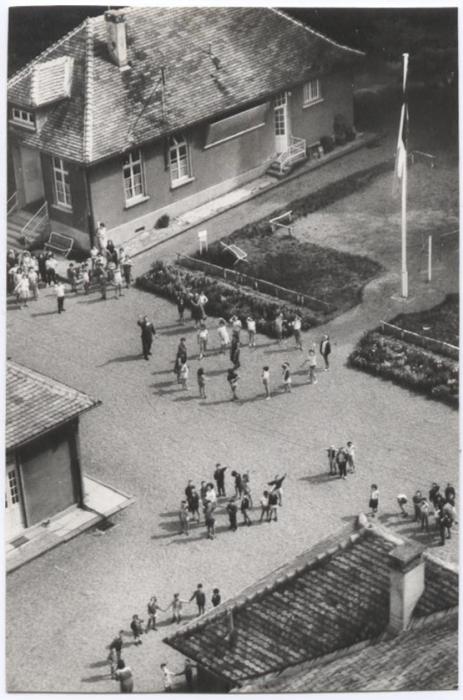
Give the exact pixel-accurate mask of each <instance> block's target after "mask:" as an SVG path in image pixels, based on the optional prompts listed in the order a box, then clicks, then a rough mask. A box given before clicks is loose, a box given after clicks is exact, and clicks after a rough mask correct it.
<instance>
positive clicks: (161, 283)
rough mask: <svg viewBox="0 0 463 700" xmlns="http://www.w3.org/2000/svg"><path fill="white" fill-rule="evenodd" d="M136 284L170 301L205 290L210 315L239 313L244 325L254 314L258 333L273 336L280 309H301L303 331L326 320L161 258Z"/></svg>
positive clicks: (227, 317)
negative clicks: (180, 295)
mask: <svg viewBox="0 0 463 700" xmlns="http://www.w3.org/2000/svg"><path fill="white" fill-rule="evenodd" d="M136 285H137V287H139V288H140V289H144V290H145V291H148V292H152V293H154V294H158V295H159V296H162V297H164V298H166V299H169V300H171V301H175V300H176V297H177V294H178V293H179V292H182V293H184V294H186V295H187V297H188V296H189V295H190V296H191V295H192V294H193V293H194V292H198V293H199V292H204V293H205V294H206V296H207V298H208V300H209V301H208V304H207V312H208V314H209V315H210V316H216V317H218V318H220V317H223V318H225V319H229V318H230V317H231V316H233V314H236V315H237V316H238V317H239V318H240V320H241V322H242V323H243V325H244V326H245V325H246V318H247V317H248V316H249V315H251V316H253V317H254V318H255V320H256V324H257V330H258V331H259V333H263V334H264V335H268V336H270V337H275V331H274V319H275V317H276V315H277V312H278V311H283V312H284V313H287V314H288V315H291V314H294V313H295V312H296V311H298V313H299V314H300V316H301V318H302V329H303V330H308V329H309V328H312V327H313V326H317V325H320V323H323V322H324V320H325V319H324V318H323V317H322V316H321V315H318V314H316V313H311V312H308V311H307V310H306V309H301V308H298V307H295V306H292V305H291V304H282V303H278V302H277V301H275V302H273V301H271V300H270V299H267V298H266V297H263V296H260V295H257V294H255V293H253V292H252V291H251V290H243V289H242V288H236V287H234V286H232V285H229V284H226V283H225V282H221V281H219V280H217V279H213V278H211V277H207V276H205V275H203V274H202V273H198V272H190V271H187V270H185V269H182V268H181V267H178V266H176V265H168V264H166V263H164V262H162V261H160V260H157V261H156V262H154V263H153V265H152V267H151V270H150V271H149V272H147V273H146V274H145V275H142V276H141V277H138V278H137V280H136Z"/></svg>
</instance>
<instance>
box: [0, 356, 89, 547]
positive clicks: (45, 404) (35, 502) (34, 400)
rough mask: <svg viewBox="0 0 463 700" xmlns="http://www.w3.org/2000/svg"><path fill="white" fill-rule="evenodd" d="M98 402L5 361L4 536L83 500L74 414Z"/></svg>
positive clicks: (12, 535)
mask: <svg viewBox="0 0 463 700" xmlns="http://www.w3.org/2000/svg"><path fill="white" fill-rule="evenodd" d="M99 404H100V401H98V400H97V399H94V398H92V397H90V396H88V395H87V394H84V393H82V392H81V391H77V390H76V389H72V388H70V387H68V386H66V385H65V384H62V383H61V382H57V381H55V380H54V379H51V378H50V377H47V376H44V375H43V374H40V373H39V372H35V371H33V370H31V369H28V368H27V367H24V366H21V365H19V364H17V363H16V362H11V361H8V362H7V374H6V430H5V447H6V460H5V462H6V475H5V534H6V540H7V542H10V541H12V540H14V539H17V538H18V537H20V536H21V535H22V533H23V532H24V531H25V530H27V529H28V528H31V527H32V526H34V525H38V524H40V523H47V521H49V520H50V518H53V517H54V516H56V515H57V514H59V513H61V512H62V511H64V510H66V509H67V508H69V507H71V506H76V505H77V506H80V507H82V506H83V505H84V486H83V475H82V468H81V463H80V453H79V416H80V414H81V413H83V412H84V411H88V410H89V409H90V408H93V407H94V406H97V405H99Z"/></svg>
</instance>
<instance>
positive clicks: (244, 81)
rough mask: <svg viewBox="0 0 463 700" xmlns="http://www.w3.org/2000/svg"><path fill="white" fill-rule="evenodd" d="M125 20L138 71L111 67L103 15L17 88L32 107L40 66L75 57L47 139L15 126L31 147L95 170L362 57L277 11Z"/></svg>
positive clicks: (208, 10)
mask: <svg viewBox="0 0 463 700" xmlns="http://www.w3.org/2000/svg"><path fill="white" fill-rule="evenodd" d="M124 16H125V22H126V31H127V53H128V61H129V65H130V70H125V71H121V70H120V69H119V67H118V66H116V65H115V64H114V63H113V62H112V61H111V58H110V55H109V51H108V48H107V43H106V41H107V40H106V26H105V19H104V16H99V17H95V18H92V19H87V20H86V21H85V22H83V23H82V24H81V25H79V26H78V27H77V28H76V29H74V30H73V31H72V32H70V33H69V34H67V35H66V36H65V37H63V38H62V39H61V40H60V41H58V42H57V43H56V44H54V45H53V46H51V47H50V48H49V49H47V50H46V51H44V52H43V53H42V54H40V56H38V58H36V59H35V60H34V61H32V62H31V63H30V64H28V65H27V66H26V67H25V68H24V69H22V70H21V71H19V72H18V73H17V74H16V75H14V76H13V77H12V78H11V79H10V80H9V82H8V99H9V101H10V103H12V104H13V105H17V106H22V107H25V108H27V107H33V106H34V104H35V103H34V92H33V90H34V81H33V79H32V78H33V75H34V72H35V71H36V70H37V67H38V66H40V65H41V64H43V63H48V64H50V62H51V61H56V59H60V58H63V57H68V58H72V59H74V60H73V66H72V75H71V80H70V86H69V90H70V92H69V98H68V99H59V101H58V102H57V103H56V104H54V105H53V106H51V107H49V109H48V111H47V116H46V119H45V122H44V124H43V126H41V128H40V131H39V132H28V133H25V130H23V131H19V130H20V129H21V127H19V126H12V128H13V129H16V130H17V131H18V133H20V134H21V138H22V140H23V142H24V143H26V144H28V145H30V146H32V147H36V148H40V149H41V150H44V151H46V152H50V153H53V154H54V155H56V156H60V157H63V158H67V159H70V160H74V161H78V162H84V163H91V162H94V161H98V160H100V159H103V158H106V157H109V156H111V155H114V154H116V153H120V152H123V151H125V150H128V149H130V148H133V147H134V145H139V144H141V143H144V142H147V141H150V140H153V139H156V138H158V137H161V136H163V135H166V134H169V133H172V132H175V131H178V130H180V129H184V128H186V127H187V126H190V125H193V124H196V123H198V122H201V121H205V120H212V119H214V118H217V117H218V116H220V115H222V114H226V113H231V112H233V110H237V109H239V108H244V107H246V106H252V104H257V103H259V102H264V101H265V100H266V99H268V98H269V97H270V96H272V95H275V94H277V93H279V92H281V91H282V90H285V89H288V88H290V87H291V86H294V85H297V84H301V83H303V82H304V81H307V80H309V79H311V78H313V77H317V76H318V75H320V74H323V73H326V72H329V71H331V70H333V69H334V68H339V67H340V68H345V67H346V66H348V65H349V64H351V63H352V62H353V61H355V60H356V59H357V58H358V57H359V56H361V55H363V54H362V52H360V51H357V50H355V49H350V48H348V47H345V46H341V45H340V44H337V43H336V42H334V41H332V40H330V39H328V38H327V37H324V36H322V35H321V34H319V33H318V32H315V31H314V30H312V29H309V28H308V27H306V26H305V25H303V24H302V23H300V22H298V21H296V20H294V19H291V18H290V17H288V16H287V15H285V14H284V13H283V12H280V11H278V10H275V9H272V8H264V7H144V8H136V7H133V8H126V9H125V10H124ZM161 68H163V69H164V78H165V81H164V82H165V85H164V88H163V91H162V92H161V88H162V75H161ZM59 82H61V81H59ZM52 92H53V90H52ZM52 96H53V98H54V97H56V96H55V95H52ZM57 97H58V98H59V97H60V95H58V96H57Z"/></svg>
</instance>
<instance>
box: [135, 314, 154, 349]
mask: <svg viewBox="0 0 463 700" xmlns="http://www.w3.org/2000/svg"><path fill="white" fill-rule="evenodd" d="M137 324H138V325H139V326H140V328H141V345H142V353H143V357H144V358H145V360H148V359H149V358H148V355H151V345H152V342H153V336H154V335H155V334H156V331H155V329H154V325H153V324H152V323H151V321H148V317H147V316H140V317H139V319H138V321H137Z"/></svg>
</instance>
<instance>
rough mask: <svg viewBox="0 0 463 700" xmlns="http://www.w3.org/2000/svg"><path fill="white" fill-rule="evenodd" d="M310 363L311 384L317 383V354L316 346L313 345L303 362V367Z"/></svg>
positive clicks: (309, 375) (309, 379) (309, 378)
mask: <svg viewBox="0 0 463 700" xmlns="http://www.w3.org/2000/svg"><path fill="white" fill-rule="evenodd" d="M307 364H308V365H309V374H308V377H307V379H308V382H309V384H316V383H317V379H316V377H315V370H316V369H317V355H316V354H315V348H314V346H313V345H312V347H311V348H310V350H309V354H308V357H307V359H306V360H305V361H304V362H303V363H302V365H301V367H304V365H307Z"/></svg>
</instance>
